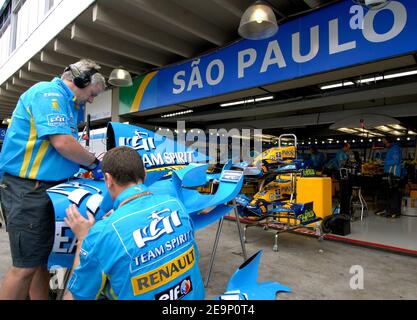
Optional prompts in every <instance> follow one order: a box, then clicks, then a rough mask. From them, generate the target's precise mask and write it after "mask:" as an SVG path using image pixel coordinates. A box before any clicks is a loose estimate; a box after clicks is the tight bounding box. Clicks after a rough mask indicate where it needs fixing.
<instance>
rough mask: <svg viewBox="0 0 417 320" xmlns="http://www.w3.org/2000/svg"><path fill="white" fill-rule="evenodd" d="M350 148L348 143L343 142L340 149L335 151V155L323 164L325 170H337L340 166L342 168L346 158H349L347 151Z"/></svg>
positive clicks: (333, 171)
mask: <svg viewBox="0 0 417 320" xmlns="http://www.w3.org/2000/svg"><path fill="white" fill-rule="evenodd" d="M349 150H350V144H349V143H345V144H343V147H342V149H340V150H339V151H337V152H336V155H335V157H334V158H332V159H330V160H329V161H328V162H327V163H326V164H325V166H324V169H325V170H326V171H327V172H332V173H335V172H337V173H338V172H339V170H340V168H343V166H344V165H345V164H346V162H347V160H348V159H349V155H348V152H349Z"/></svg>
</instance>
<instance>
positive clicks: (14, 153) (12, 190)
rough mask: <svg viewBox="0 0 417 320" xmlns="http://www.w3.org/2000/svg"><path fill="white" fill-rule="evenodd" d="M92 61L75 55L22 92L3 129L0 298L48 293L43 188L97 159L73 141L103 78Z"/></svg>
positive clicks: (50, 231) (48, 235)
mask: <svg viewBox="0 0 417 320" xmlns="http://www.w3.org/2000/svg"><path fill="white" fill-rule="evenodd" d="M99 68H100V66H98V65H97V64H96V63H95V62H94V61H91V60H81V61H78V62H77V63H75V64H72V65H70V66H69V67H68V68H66V69H65V71H64V73H63V74H62V75H61V78H60V79H59V78H54V79H53V80H52V81H50V82H40V83H37V84H35V85H34V86H32V87H31V88H29V89H28V90H27V91H26V92H24V93H23V94H22V95H21V96H20V98H19V100H18V103H17V106H16V108H15V110H14V112H13V116H12V121H11V123H10V125H9V128H8V130H7V133H6V137H5V140H4V144H3V148H2V153H1V159H0V171H4V177H3V184H4V185H5V188H3V189H2V190H1V201H2V204H3V206H4V210H5V217H6V226H7V231H8V233H9V240H10V249H11V255H12V262H13V266H12V267H11V268H10V270H9V271H8V272H7V274H6V276H5V278H4V283H3V286H2V289H1V290H0V299H9V300H13V299H26V298H27V297H28V295H29V296H30V298H31V299H48V288H49V273H48V271H47V268H46V266H47V261H48V256H49V254H50V251H51V249H52V246H53V240H54V228H55V221H54V212H53V206H52V203H51V201H50V199H49V197H48V195H47V193H46V190H47V189H48V188H50V187H52V186H54V185H56V184H58V183H59V182H61V181H63V180H65V179H68V178H69V177H71V176H73V175H74V174H75V173H76V172H77V171H78V170H79V168H80V165H81V166H85V167H87V168H89V169H94V168H98V167H99V166H98V164H99V161H98V160H97V159H96V157H95V155H94V154H92V153H90V152H88V151H87V150H86V149H85V148H84V147H83V146H82V145H81V144H80V143H79V142H78V141H77V138H78V130H77V120H78V119H79V118H82V117H83V110H82V106H83V105H85V103H87V102H89V103H92V102H93V100H94V98H95V97H96V96H97V95H98V94H100V93H101V92H103V91H104V89H105V86H106V83H105V79H104V77H103V76H102V75H101V74H100V73H99V72H98V69H99Z"/></svg>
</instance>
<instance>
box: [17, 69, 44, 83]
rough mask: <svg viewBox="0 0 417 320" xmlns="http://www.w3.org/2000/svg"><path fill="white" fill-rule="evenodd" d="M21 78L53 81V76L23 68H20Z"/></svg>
mask: <svg viewBox="0 0 417 320" xmlns="http://www.w3.org/2000/svg"><path fill="white" fill-rule="evenodd" d="M19 78H21V79H25V80H30V81H35V82H39V81H51V80H52V78H51V77H50V76H47V75H44V74H40V73H34V72H30V71H26V70H23V69H20V70H19Z"/></svg>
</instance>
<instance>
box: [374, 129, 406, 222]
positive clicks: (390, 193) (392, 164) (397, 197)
mask: <svg viewBox="0 0 417 320" xmlns="http://www.w3.org/2000/svg"><path fill="white" fill-rule="evenodd" d="M383 143H384V145H385V147H386V148H387V149H388V151H387V155H386V156H385V160H384V173H385V179H384V183H383V190H382V191H383V192H382V196H383V199H384V200H385V201H386V205H385V208H383V209H380V210H377V211H376V214H377V215H379V216H385V217H387V218H398V217H400V216H401V190H400V179H401V161H402V155H401V148H400V146H399V145H398V144H396V143H394V141H393V138H392V137H385V138H384V139H383Z"/></svg>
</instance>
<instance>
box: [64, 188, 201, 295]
mask: <svg viewBox="0 0 417 320" xmlns="http://www.w3.org/2000/svg"><path fill="white" fill-rule="evenodd" d="M146 192H147V188H146V186H144V185H136V186H133V187H130V188H128V189H126V190H124V191H123V192H122V193H121V194H120V195H119V196H118V197H117V199H116V201H115V203H114V209H115V211H114V212H113V213H112V214H111V215H110V216H109V217H108V218H106V219H104V220H101V221H98V222H97V223H96V224H95V225H94V226H93V227H92V228H91V229H90V231H89V233H88V235H87V236H86V237H85V239H84V240H83V244H82V248H81V251H80V264H79V266H78V267H77V268H76V269H75V270H74V273H73V275H72V277H71V279H70V281H69V283H68V289H69V290H70V291H71V293H72V294H73V296H74V298H76V299H96V298H98V297H99V295H100V293H101V292H104V293H105V294H106V295H107V296H108V297H109V298H110V299H121V300H136V299H145V300H154V299H155V300H179V299H183V300H191V299H204V285H203V281H202V278H201V274H200V270H199V267H198V249H197V244H196V242H195V239H194V229H193V224H192V220H191V218H190V216H189V215H188V214H187V213H186V211H185V208H184V206H183V204H182V203H181V202H179V201H178V200H177V199H175V198H173V197H171V196H167V195H158V196H155V195H153V194H150V195H147V194H146ZM135 194H141V197H139V198H136V199H133V200H130V201H128V202H126V203H125V204H123V205H122V206H121V207H119V206H120V204H121V203H123V202H124V201H125V200H126V199H129V198H130V197H131V196H133V195H135Z"/></svg>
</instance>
